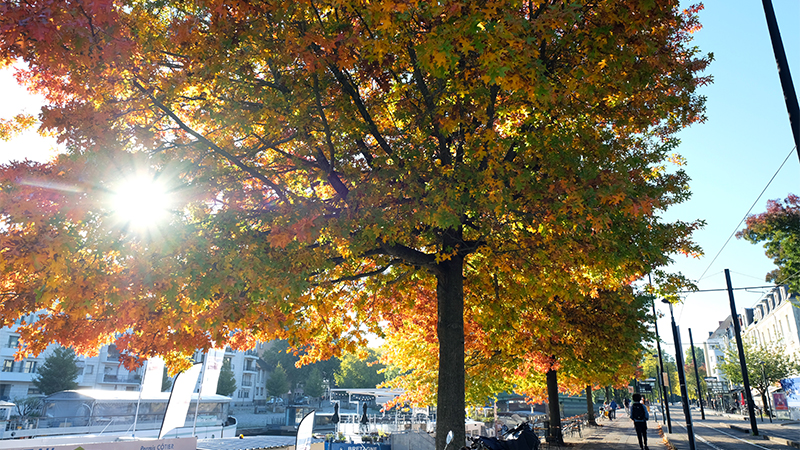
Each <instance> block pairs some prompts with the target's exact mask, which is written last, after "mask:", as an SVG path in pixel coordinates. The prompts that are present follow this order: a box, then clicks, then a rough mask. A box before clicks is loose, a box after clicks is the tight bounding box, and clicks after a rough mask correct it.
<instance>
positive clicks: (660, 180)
mask: <svg viewBox="0 0 800 450" xmlns="http://www.w3.org/2000/svg"><path fill="white" fill-rule="evenodd" d="M694 13H695V10H691V11H681V10H680V9H679V2H678V1H677V0H672V1H658V2H654V1H652V0H613V1H612V0H601V1H593V2H561V1H508V0H503V1H500V0H494V1H492V0H488V1H481V2H472V1H461V0H443V1H433V2H430V1H424V2H422V1H410V2H409V1H402V2H399V1H392V0H387V1H381V2H364V1H360V0H334V1H325V0H323V1H313V0H303V1H297V2H282V1H280V2H279V1H263V2H244V1H230V0H225V1H223V0H194V1H181V2H171V1H163V0H159V1H152V0H138V1H136V0H131V1H113V0H100V1H88V0H69V1H60V0H59V1H54V0H31V1H27V2H4V3H2V5H0V59H2V61H4V62H11V61H15V60H22V61H23V62H24V63H25V64H26V68H25V69H22V70H21V71H20V73H19V77H20V80H21V81H22V82H23V83H25V84H27V85H28V86H30V87H31V88H32V89H34V90H37V91H39V92H41V93H43V94H44V95H45V97H46V99H47V101H48V103H49V104H48V105H47V106H46V107H45V108H44V109H43V111H42V114H41V116H40V119H41V124H42V127H43V129H45V130H48V131H50V132H53V133H56V134H57V135H58V136H59V139H60V140H61V142H62V143H63V144H64V147H65V148H66V149H67V154H65V155H63V156H62V157H60V158H59V159H58V160H56V161H55V162H53V163H51V164H45V165H36V164H26V163H19V164H12V165H9V166H6V167H4V168H3V170H2V176H1V177H0V207H2V210H1V211H0V213H2V221H3V226H2V228H0V229H2V237H0V252H2V262H0V273H2V278H1V279H0V283H2V288H1V290H2V295H3V296H4V301H3V303H2V307H0V321H2V324H4V325H7V324H9V323H10V322H11V321H12V320H14V319H16V318H17V317H19V315H21V314H24V313H28V312H32V311H44V314H42V315H40V316H39V320H38V321H37V322H35V323H32V324H27V325H26V326H25V327H22V328H21V329H20V332H21V340H22V342H23V343H24V345H25V347H24V348H23V351H30V352H34V353H35V352H39V351H41V350H42V349H43V348H44V346H45V345H46V343H48V342H50V341H59V342H64V343H68V344H71V345H73V346H75V347H76V348H77V349H78V351H80V352H92V351H94V349H95V348H96V346H97V345H98V344H101V343H105V342H109V341H111V340H113V339H114V338H115V337H116V336H117V335H120V336H121V337H119V338H117V339H116V341H117V345H118V347H119V348H120V349H121V350H122V352H123V359H124V360H125V362H126V364H128V365H132V364H136V363H137V362H138V361H139V360H140V358H146V357H148V356H150V355H154V354H165V356H166V359H167V361H168V362H169V363H170V364H172V365H181V364H186V363H185V362H183V361H185V360H186V358H187V357H188V356H187V355H191V354H192V353H193V352H194V351H195V349H196V348H208V347H210V346H212V345H216V346H220V345H225V344H230V345H232V346H233V347H235V348H244V347H247V346H249V345H252V343H253V340H254V339H260V340H267V339H273V338H286V339H288V340H289V342H290V343H291V344H292V345H294V346H304V347H305V349H304V350H305V352H304V359H303V360H309V361H310V360H315V359H319V358H326V357H328V356H331V355H339V354H341V352H342V351H343V350H347V351H353V350H355V349H356V347H358V346H359V345H363V344H365V340H366V338H365V336H366V333H367V332H370V331H371V332H376V333H380V329H379V324H380V323H382V321H383V320H387V319H391V318H392V317H395V316H396V315H403V316H405V317H407V318H409V319H410V320H412V321H413V320H415V319H414V317H416V316H417V314H418V313H419V312H418V311H417V310H416V308H415V302H414V300H413V299H410V298H409V296H407V295H405V296H391V295H387V293H388V292H390V291H391V290H392V287H393V286H398V285H403V286H407V287H410V286H413V285H415V284H418V283H420V284H424V285H425V286H430V287H431V289H432V292H434V293H435V304H434V305H427V306H426V307H425V308H424V310H425V312H430V313H434V314H436V326H435V330H436V339H437V344H438V345H437V352H438V355H437V356H436V367H435V375H434V378H432V379H431V381H432V382H433V385H434V386H436V388H435V389H436V397H435V401H436V402H437V403H438V406H439V409H438V423H437V427H438V431H439V432H438V433H437V447H438V448H443V447H444V439H445V436H446V434H447V431H449V430H453V431H454V432H455V438H456V442H460V441H462V440H463V437H464V432H463V430H464V428H463V427H464V424H463V417H464V406H465V402H464V398H465V390H466V386H465V378H464V377H465V375H464V374H465V370H464V368H465V364H464V355H465V344H464V342H465V339H464V336H465V328H464V316H465V289H466V290H467V292H473V293H475V296H474V297H473V298H474V301H475V303H473V304H470V306H469V308H470V310H469V314H474V315H476V316H489V315H491V314H494V313H495V312H496V310H495V309H494V305H493V303H494V300H492V304H486V303H484V300H485V297H482V295H484V294H479V291H480V289H482V288H483V287H485V286H492V294H493V295H494V296H498V295H499V296H500V297H502V298H503V299H504V300H505V301H507V302H508V304H509V305H518V306H519V308H520V310H524V309H526V308H527V307H528V306H531V309H532V310H535V309H536V308H538V304H539V303H542V302H549V301H552V300H553V299H555V298H556V297H558V298H559V299H560V301H562V302H571V301H579V302H583V301H584V300H583V299H585V298H587V297H588V298H596V297H597V295H598V292H600V291H602V290H603V289H621V288H620V286H624V285H625V284H626V283H628V282H630V281H632V280H633V279H635V278H637V277H639V276H641V275H643V274H645V273H648V272H650V271H652V270H654V269H655V268H657V267H659V266H663V265H666V264H667V263H668V262H669V255H671V254H673V253H675V252H691V251H694V250H695V249H694V248H693V246H692V244H691V242H690V241H689V240H688V239H689V238H688V236H689V234H690V233H691V231H692V229H693V228H694V224H687V223H680V222H676V223H663V222H662V221H661V220H660V214H661V212H662V211H663V210H664V209H665V208H667V207H669V206H670V205H672V204H674V203H676V202H680V201H682V200H684V199H686V198H687V196H688V191H687V190H686V183H687V178H686V176H685V175H684V174H683V172H681V171H680V170H678V171H675V172H672V171H669V170H666V169H665V166H664V164H665V161H667V160H668V159H670V158H671V156H672V152H673V151H674V149H675V147H676V145H677V142H676V140H675V138H674V135H675V133H676V132H677V131H679V130H680V129H681V128H683V127H685V126H687V125H689V124H691V123H693V122H696V121H698V120H701V119H702V118H703V115H702V114H703V99H702V98H701V97H699V96H698V95H697V94H696V92H695V91H696V89H697V87H698V86H699V85H701V84H703V83H704V82H706V81H707V79H705V78H702V77H699V76H698V73H699V72H700V71H702V70H703V69H704V68H705V66H706V65H707V62H708V59H707V58H703V57H698V55H697V50H696V49H695V48H693V47H692V46H691V45H690V33H691V31H693V30H694V29H695V28H696V27H697V26H698V24H697V21H696V17H695V16H694ZM23 122H24V121H23ZM23 122H18V123H23ZM137 170H138V171H141V172H144V173H148V174H149V175H150V177H153V178H157V179H158V181H160V182H161V183H163V184H164V185H166V186H167V187H168V188H169V189H170V191H171V193H172V194H173V199H172V201H173V204H172V207H171V208H172V209H171V210H172V212H173V214H172V215H170V216H169V217H168V219H169V220H167V219H164V220H163V221H162V222H161V223H160V228H150V229H147V230H142V229H140V228H138V227H134V226H132V225H131V224H130V223H129V222H127V221H124V220H119V216H118V215H115V214H114V211H115V205H114V202H113V201H112V199H113V198H114V195H113V194H114V192H115V191H116V190H117V182H118V181H119V180H120V179H123V178H126V177H129V176H131V175H132V173H133V172H134V171H137ZM393 283H394V284H393ZM565 286H566V287H569V288H568V290H569V291H570V292H569V294H570V295H560V294H559V291H560V290H563V289H564V287H565ZM470 301H473V300H470ZM486 321H488V320H486ZM486 321H484V323H485V322H486ZM500 323H501V325H502V326H504V327H508V326H513V325H509V324H508V321H500ZM74 330H81V332H80V333H77V334H76V333H75V332H74ZM506 331H509V330H506ZM479 332H484V333H489V332H491V330H488V329H487V330H480V331H479ZM426 338H427V337H426ZM537 361H538V360H537ZM545 364H546V361H545Z"/></svg>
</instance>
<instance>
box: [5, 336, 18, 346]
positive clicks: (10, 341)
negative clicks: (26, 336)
mask: <svg viewBox="0 0 800 450" xmlns="http://www.w3.org/2000/svg"><path fill="white" fill-rule="evenodd" d="M18 342H19V336H9V337H8V344H6V347H8V348H16V347H17V343H18Z"/></svg>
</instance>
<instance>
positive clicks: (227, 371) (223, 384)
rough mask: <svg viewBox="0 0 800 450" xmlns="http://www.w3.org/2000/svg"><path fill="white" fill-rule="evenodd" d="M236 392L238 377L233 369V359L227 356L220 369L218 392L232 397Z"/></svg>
mask: <svg viewBox="0 0 800 450" xmlns="http://www.w3.org/2000/svg"><path fill="white" fill-rule="evenodd" d="M234 392H236V377H235V376H234V374H233V369H231V359H230V358H225V359H224V360H223V361H222V368H221V369H220V371H219V381H218V382H217V394H218V395H224V396H226V397H230V396H231V395H233V393H234Z"/></svg>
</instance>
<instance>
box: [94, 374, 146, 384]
mask: <svg viewBox="0 0 800 450" xmlns="http://www.w3.org/2000/svg"><path fill="white" fill-rule="evenodd" d="M141 382H142V377H140V376H139V375H115V374H110V373H107V374H104V375H103V383H120V384H139V383H141Z"/></svg>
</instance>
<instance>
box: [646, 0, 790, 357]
mask: <svg viewBox="0 0 800 450" xmlns="http://www.w3.org/2000/svg"><path fill="white" fill-rule="evenodd" d="M692 3H695V2H685V4H686V5H689V4H692ZM703 3H704V5H705V9H704V10H703V11H701V12H700V22H701V23H702V25H703V29H702V30H700V31H698V32H697V33H696V34H695V44H696V45H697V46H698V47H699V48H700V49H701V50H702V51H703V52H704V53H707V52H712V53H713V54H714V62H713V63H712V64H711V67H710V68H709V70H708V73H710V74H711V75H713V76H714V83H713V84H712V85H710V86H708V87H705V88H703V89H702V91H701V92H702V94H703V95H705V96H706V97H707V99H708V100H707V102H708V103H707V116H708V120H707V122H706V123H704V124H699V125H695V126H693V127H692V128H689V129H687V130H685V131H684V132H682V133H681V136H680V137H681V146H680V148H679V152H680V153H681V154H682V155H683V156H684V157H685V158H686V159H687V165H686V167H685V169H686V171H687V173H688V174H689V176H690V177H691V178H692V181H691V183H690V186H691V190H692V192H693V194H692V198H691V199H690V200H689V201H688V202H686V203H684V204H682V205H679V206H678V207H675V208H674V209H671V210H670V211H669V212H668V213H667V214H666V215H665V218H667V219H681V220H693V219H697V218H701V219H704V220H705V221H706V222H707V224H706V227H705V228H704V229H703V230H701V231H699V232H697V233H696V234H695V240H696V242H698V243H699V244H700V245H701V246H702V247H703V250H704V252H705V256H703V257H702V258H699V259H687V258H685V257H683V256H677V257H676V258H675V259H676V264H674V266H673V269H674V270H679V271H681V272H683V274H684V275H686V276H687V277H689V278H691V279H694V280H698V279H699V282H698V287H699V288H700V289H724V288H725V274H724V270H725V269H726V268H727V269H729V270H730V272H731V283H732V285H733V287H734V288H737V287H739V288H741V287H748V286H763V285H766V284H767V283H765V282H764V276H765V275H766V273H767V272H769V271H771V270H772V269H773V268H774V265H773V264H772V261H771V260H770V259H769V258H767V257H766V256H765V255H764V249H763V248H762V247H761V246H760V245H754V244H751V243H749V242H747V241H744V240H739V239H736V238H735V237H734V238H732V239H731V240H730V242H728V243H727V245H725V242H726V241H727V240H728V238H729V237H730V236H731V234H732V233H733V232H734V231H737V230H739V229H741V225H739V222H740V221H741V220H742V218H744V216H745V214H746V213H747V211H748V210H749V209H750V207H751V206H753V204H754V203H755V206H754V207H753V210H752V213H760V212H763V211H764V210H765V209H766V201H767V200H768V199H778V198H785V197H786V196H787V194H789V193H796V194H800V162H799V160H798V156H797V152H796V151H793V148H794V141H793V139H792V134H791V129H790V126H789V116H788V113H787V111H786V105H785V102H784V97H783V92H782V90H781V85H780V81H779V79H778V71H777V66H776V64H775V58H774V54H773V51H772V45H771V43H770V38H769V32H768V30H767V25H766V19H765V15H764V10H763V7H762V4H761V2H760V1H758V0H709V1H704V2H703ZM773 5H774V7H775V13H776V16H777V19H778V25H779V27H780V31H781V35H782V40H783V42H784V47H785V49H786V53H787V56H788V58H789V66H790V69H791V70H792V71H793V72H792V75H793V78H794V79H795V85H796V89H800V78H798V76H800V1H797V0H773ZM790 152H791V153H792V154H791V156H790V157H789V159H788V161H786V164H785V165H784V166H783V169H781V170H780V172H779V173H778V175H777V176H776V177H775V180H774V181H773V182H772V184H770V186H769V188H767V190H766V191H765V192H764V194H763V196H762V197H761V199H759V200H758V201H757V202H756V200H757V199H758V198H759V195H760V194H761V192H762V191H763V190H764V188H765V187H766V186H767V184H768V183H769V181H770V179H771V178H772V177H773V175H775V173H776V172H777V171H778V169H779V167H780V166H781V164H782V163H783V161H784V160H785V159H786V157H787V155H789V154H790ZM717 254H719V256H717ZM715 257H716V260H714V258H715ZM712 261H713V263H712ZM701 277H702V278H701ZM764 292H765V290H763V289H754V290H752V291H749V290H748V291H735V294H734V296H735V300H736V306H737V308H738V309H739V310H741V309H742V308H745V307H751V306H753V305H754V304H755V303H757V302H758V301H759V300H760V299H761V297H762V295H763V293H764ZM657 307H658V308H659V309H660V310H661V311H663V312H664V313H666V314H667V315H668V308H667V307H666V305H657ZM674 311H675V319H676V321H677V322H678V325H679V327H680V328H681V336H682V337H681V340H682V342H683V344H684V345H685V346H687V345H688V343H689V337H688V329H689V328H691V329H692V335H693V338H694V342H695V345H700V343H701V342H704V341H705V339H706V338H707V337H708V334H709V333H710V332H712V331H714V330H715V329H716V328H717V326H718V323H719V322H720V321H722V320H724V319H725V318H726V317H727V316H728V315H729V314H730V305H729V300H728V294H727V293H726V292H708V293H693V294H690V295H688V296H686V297H685V298H684V302H683V304H682V305H681V306H677V307H675V309H674ZM659 333H660V334H661V336H662V338H663V339H664V340H665V341H667V342H668V343H672V341H673V339H672V335H671V331H670V325H669V317H665V318H663V319H662V320H660V321H659ZM666 348H667V349H669V350H670V351H674V347H672V346H671V345H668V346H667V347H666Z"/></svg>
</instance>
